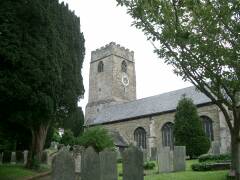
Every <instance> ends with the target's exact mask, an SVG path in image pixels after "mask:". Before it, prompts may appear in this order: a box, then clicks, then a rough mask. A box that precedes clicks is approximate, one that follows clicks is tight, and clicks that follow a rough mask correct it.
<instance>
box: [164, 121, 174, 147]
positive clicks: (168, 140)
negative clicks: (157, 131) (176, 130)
mask: <svg viewBox="0 0 240 180" xmlns="http://www.w3.org/2000/svg"><path fill="white" fill-rule="evenodd" d="M173 140H174V138H173V123H171V122H167V123H166V124H164V125H163V127H162V143H163V147H166V146H170V148H171V149H172V148H173Z"/></svg>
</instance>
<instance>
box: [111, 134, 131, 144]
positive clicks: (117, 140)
mask: <svg viewBox="0 0 240 180" xmlns="http://www.w3.org/2000/svg"><path fill="white" fill-rule="evenodd" d="M109 134H110V136H111V137H112V139H113V143H114V145H115V146H118V147H127V146H128V143H127V142H126V141H125V140H124V138H123V137H122V136H121V135H120V133H119V132H117V131H109Z"/></svg>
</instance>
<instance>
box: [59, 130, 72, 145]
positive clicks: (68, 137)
mask: <svg viewBox="0 0 240 180" xmlns="http://www.w3.org/2000/svg"><path fill="white" fill-rule="evenodd" d="M60 142H61V143H62V144H64V145H65V146H67V145H71V146H73V145H74V144H75V137H74V135H73V132H72V131H71V130H70V129H67V130H65V131H64V134H63V136H62V139H61V141H60Z"/></svg>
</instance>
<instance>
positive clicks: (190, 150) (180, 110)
mask: <svg viewBox="0 0 240 180" xmlns="http://www.w3.org/2000/svg"><path fill="white" fill-rule="evenodd" d="M173 133H174V138H175V143H174V144H175V145H180V146H186V151H187V155H188V156H190V158H193V157H197V156H199V155H201V154H204V153H207V152H208V150H209V147H210V142H209V139H208V138H207V136H206V135H205V132H204V130H203V127H202V123H201V120H200V117H199V116H198V113H197V108H196V106H195V105H194V104H193V101H192V99H190V98H186V97H185V96H184V97H182V99H181V100H180V101H179V103H178V106H177V110H176V114H175V120H174V131H173Z"/></svg>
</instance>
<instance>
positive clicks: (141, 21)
mask: <svg viewBox="0 0 240 180" xmlns="http://www.w3.org/2000/svg"><path fill="white" fill-rule="evenodd" d="M117 2H118V3H119V4H120V5H124V6H126V7H127V11H128V13H129V14H130V15H131V16H132V17H133V19H134V22H133V25H135V26H136V27H137V28H139V29H141V30H142V31H143V32H144V33H145V35H146V36H147V37H148V39H149V40H150V41H151V42H152V44H153V45H154V47H155V53H157V54H158V56H159V57H160V58H164V60H165V62H166V63H167V64H170V65H172V66H173V67H174V72H175V73H176V74H177V75H179V76H181V77H182V78H183V79H184V80H188V81H190V82H191V83H192V84H193V85H194V86H195V87H196V88H197V89H198V90H200V91H201V92H202V93H204V94H205V95H206V96H207V97H209V98H210V99H211V100H212V102H213V103H214V104H216V105H217V106H218V107H219V109H220V110H221V111H222V112H223V115H224V117H225V120H226V122H227V124H228V127H229V129H230V132H231V133H230V134H231V151H232V152H231V153H232V168H233V170H236V171H238V173H237V174H239V175H238V176H239V177H238V179H240V169H239V168H238V167H239V161H238V159H239V135H240V109H239V108H240V92H239V89H240V64H239V58H240V55H239V52H240V46H239V44H240V34H239V33H238V32H239V24H240V18H239V17H240V16H239V11H240V1H233V0H230V1H222V0H215V1H209V0H201V1H192V0H185V1H180V0H164V1H163V0H149V1H138V0H117ZM229 110H230V111H229ZM231 113H232V118H231ZM231 120H232V122H231Z"/></svg>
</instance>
